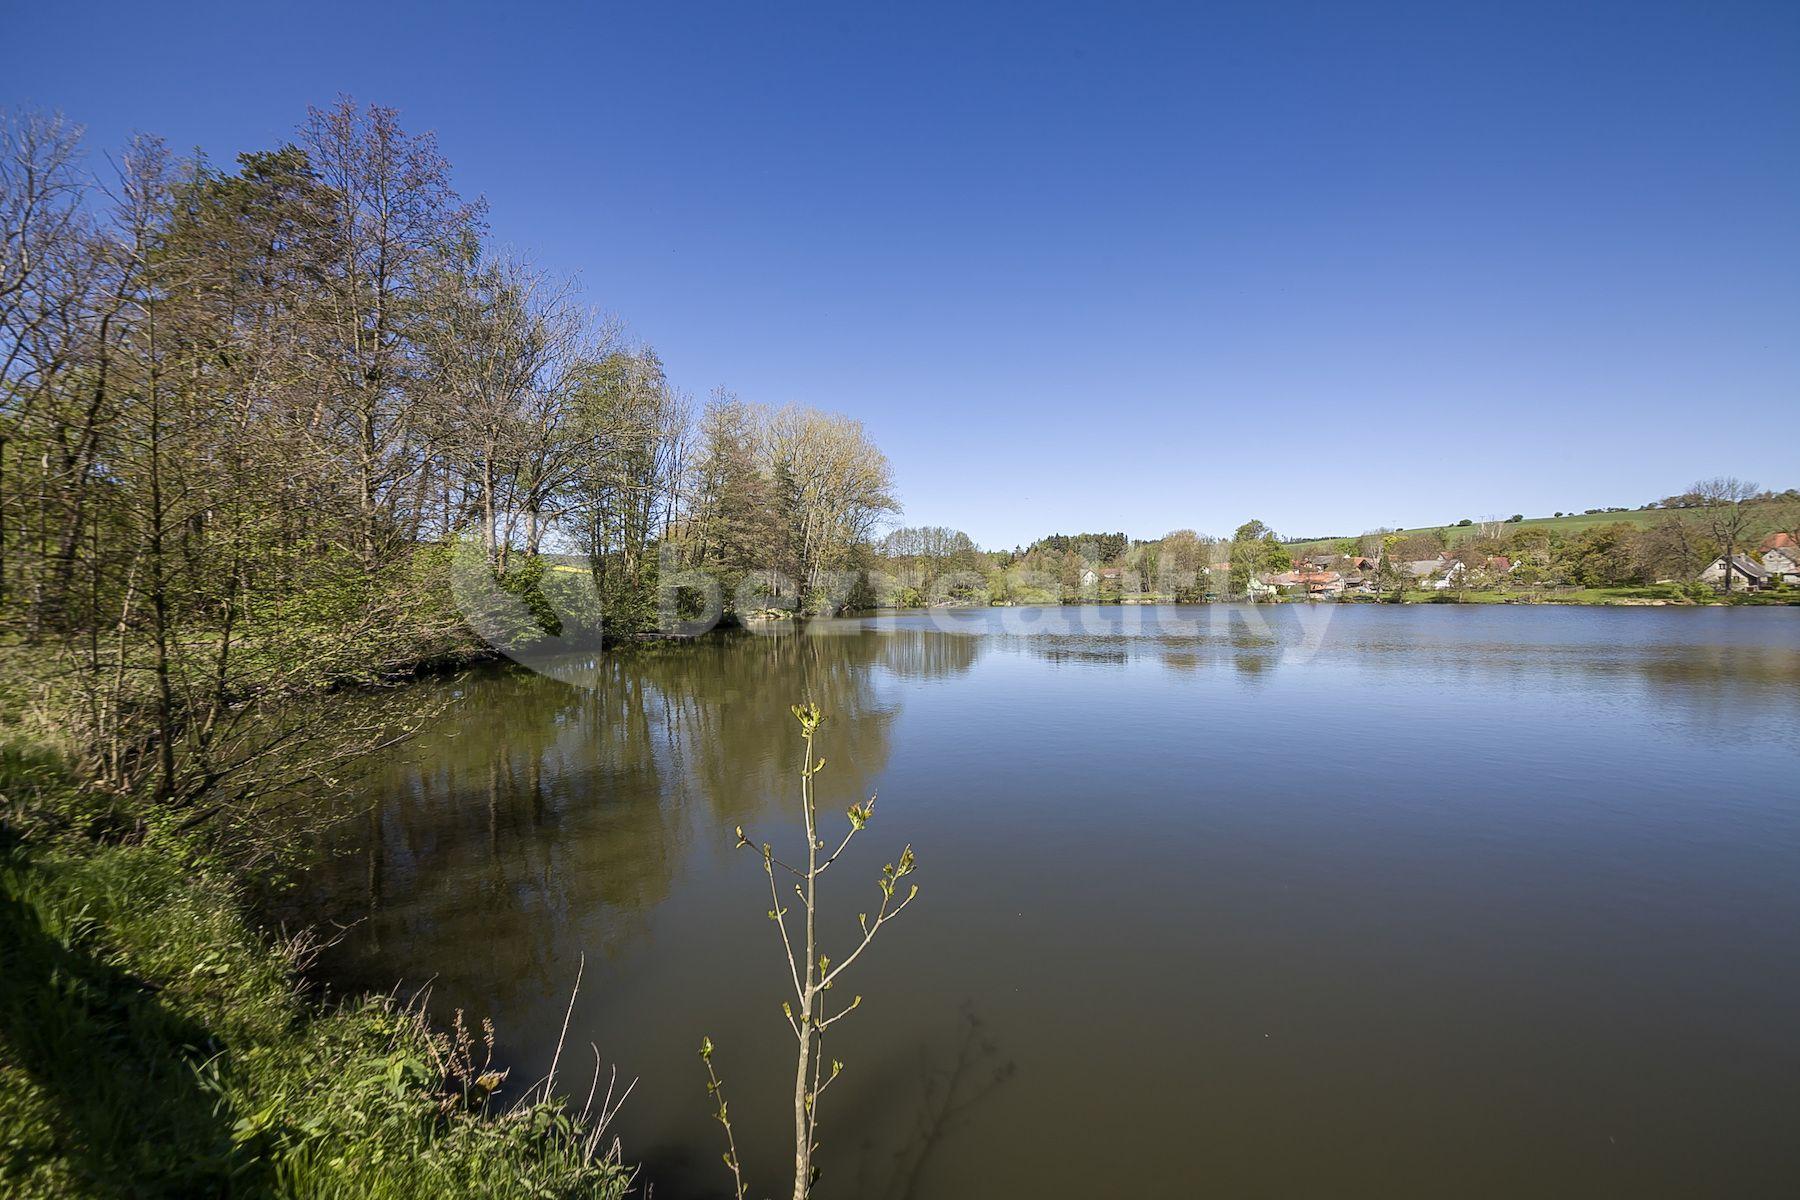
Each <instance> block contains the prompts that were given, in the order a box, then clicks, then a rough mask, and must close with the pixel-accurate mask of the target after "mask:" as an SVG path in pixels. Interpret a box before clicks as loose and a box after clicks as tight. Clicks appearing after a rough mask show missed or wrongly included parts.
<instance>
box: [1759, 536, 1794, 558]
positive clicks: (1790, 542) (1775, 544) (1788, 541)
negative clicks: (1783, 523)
mask: <svg viewBox="0 0 1800 1200" xmlns="http://www.w3.org/2000/svg"><path fill="white" fill-rule="evenodd" d="M1794 548H1795V545H1794V535H1793V534H1791V533H1771V534H1770V535H1769V536H1768V537H1766V538H1764V539H1763V542H1762V545H1760V546H1758V547H1757V550H1758V551H1760V552H1761V553H1764V554H1767V553H1768V552H1769V551H1771V550H1792V549H1794Z"/></svg>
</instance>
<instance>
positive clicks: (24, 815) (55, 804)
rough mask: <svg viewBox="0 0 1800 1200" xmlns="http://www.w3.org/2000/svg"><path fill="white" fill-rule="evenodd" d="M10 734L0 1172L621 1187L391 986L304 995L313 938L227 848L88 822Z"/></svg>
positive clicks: (5, 788) (334, 1185)
mask: <svg viewBox="0 0 1800 1200" xmlns="http://www.w3.org/2000/svg"><path fill="white" fill-rule="evenodd" d="M0 746H3V747H4V750H3V752H0V792H4V794H5V796H6V800H7V809H6V821H5V824H4V825H0V980H3V981H4V982H3V985H0V1143H3V1144H4V1146H5V1148H6V1152H5V1153H4V1154H3V1155H0V1193H4V1194H6V1195H9V1196H19V1197H64V1196H81V1195H96V1196H98V1195H134V1196H135V1195H143V1196H217V1195H241V1196H295V1197H313V1196H317V1197H335V1196H359V1197H361V1196H393V1197H419V1198H421V1200H423V1198H426V1197H442V1196H471V1197H473V1196H483V1197H485V1196H503V1197H520V1198H524V1197H543V1196H558V1197H575V1196H592V1197H619V1196H622V1195H624V1192H625V1189H626V1185H627V1182H628V1180H627V1173H626V1172H625V1171H624V1170H623V1168H621V1167H620V1166H619V1165H618V1164H617V1163H616V1162H613V1161H611V1160H609V1159H606V1158H603V1157H600V1158H597V1157H594V1156H593V1155H592V1154H591V1153H590V1152H589V1150H588V1148H587V1144H586V1141H585V1139H584V1137H583V1135H582V1131H581V1129H580V1128H579V1127H578V1125H577V1124H576V1123H575V1122H574V1121H573V1119H572V1117H571V1115H570V1113H569V1112H568V1111H567V1110H566V1109H564V1108H563V1107H562V1106H561V1105H559V1104H556V1103H529V1104H524V1105H522V1106H520V1107H516V1108H510V1109H509V1108H505V1107H503V1106H501V1105H500V1103H499V1102H498V1101H497V1100H496V1099H495V1098H494V1091H495V1089H496V1088H497V1087H498V1086H499V1084H500V1081H501V1080H502V1079H503V1078H504V1075H503V1073H500V1072H494V1071H491V1070H486V1069H481V1070H476V1069H472V1063H473V1060H472V1059H471V1057H470V1056H469V1055H468V1053H467V1039H466V1038H463V1039H459V1038H458V1037H453V1036H449V1035H446V1034H443V1033H439V1032H435V1031H434V1030H433V1029H432V1028H431V1027H430V1026H429V1025H428V1024H427V1023H426V1022H425V1021H424V1019H423V1018H422V1017H421V1016H420V1015H419V1014H418V1013H417V1012H416V1011H412V1010H408V1009H405V1008H402V1007H400V1006H398V1005H396V1004H394V1003H393V1002H391V1001H390V1000H387V999H382V998H377V999H370V1000H360V1001H356V1002H353V1003H350V1004H347V1005H344V1006H342V1007H340V1008H337V1009H335V1010H332V1011H329V1012H321V1011H318V1010H315V1009H313V1008H311V1007H310V1006H309V1005H308V1003H307V1002H306V1001H304V1000H303V999H302V998H301V995H300V993H299V991H298V990H297V987H296V983H295V970H296V965H297V963H298V962H299V961H301V960H302V959H303V957H304V947H303V945H301V944H289V945H287V946H284V947H276V946H272V945H271V944H269V943H268V942H267V941H266V940H265V939H264V938H263V937H262V936H261V935H260V934H258V932H257V931H256V930H255V929H254V928H253V927H252V926H251V925H250V924H249V922H248V921H247V920H246V918H245V916H244V911H243V908H242V906H241V903H240V901H239V898H238V895H237V889H236V886H235V884H234V881H233V878H232V876H231V875H230V873H229V872H228V871H227V870H226V869H225V868H224V867H223V866H222V865H221V864H219V863H217V862H216V861H214V860H212V859H211V858H209V857H208V856H207V855H206V854H205V853H204V852H202V851H201V850H199V849H198V848H197V847H196V846H195V844H194V843H193V842H192V841H191V840H189V839H186V838H183V837H179V836H173V835H168V834H158V833H155V832H152V833H151V834H149V835H148V836H147V837H145V838H144V839H143V840H141V841H132V842H97V841H94V840H91V839H90V838H88V837H87V836H85V834H84V833H82V832H81V826H82V825H83V824H85V823H90V822H92V821H94V820H96V819H98V818H97V817H96V816H95V815H94V813H93V811H92V810H94V809H95V808H96V807H98V808H101V809H103V808H104V805H97V802H96V800H95V798H94V797H92V796H90V795H86V794H84V793H81V792H79V791H76V790H74V789H73V788H71V787H70V786H69V785H68V783H67V782H66V780H65V777H64V774H63V772H62V771H61V770H59V766H58V763H57V761H56V759H55V757H54V756H52V755H49V754H46V753H42V752H33V751H32V750H31V749H30V748H29V746H26V745H23V744H20V743H18V742H16V741H9V742H4V743H0ZM84 813H85V814H86V815H85V817H84ZM483 1067H484V1068H485V1064H483Z"/></svg>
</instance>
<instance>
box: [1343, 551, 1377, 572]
mask: <svg viewBox="0 0 1800 1200" xmlns="http://www.w3.org/2000/svg"><path fill="white" fill-rule="evenodd" d="M1377 565H1379V564H1377V563H1376V561H1375V560H1374V559H1372V558H1364V557H1363V556H1362V555H1360V554H1357V555H1353V556H1351V559H1350V569H1351V570H1352V571H1373V570H1374V569H1375V568H1376V566H1377Z"/></svg>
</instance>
